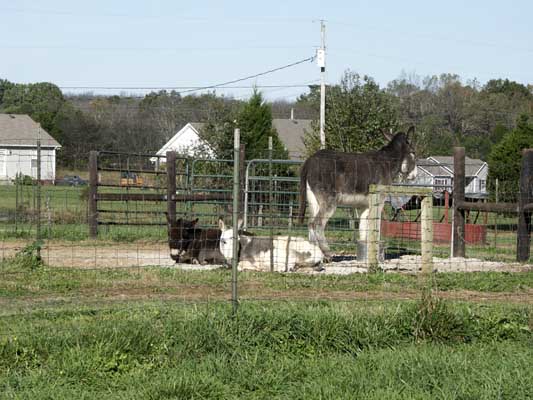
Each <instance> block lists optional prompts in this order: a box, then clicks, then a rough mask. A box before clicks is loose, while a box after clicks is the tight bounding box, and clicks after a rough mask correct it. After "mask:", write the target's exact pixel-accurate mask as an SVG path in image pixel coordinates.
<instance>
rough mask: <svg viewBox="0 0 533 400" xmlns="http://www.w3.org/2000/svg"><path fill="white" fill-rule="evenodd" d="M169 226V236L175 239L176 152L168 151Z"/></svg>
mask: <svg viewBox="0 0 533 400" xmlns="http://www.w3.org/2000/svg"><path fill="white" fill-rule="evenodd" d="M166 161H167V226H168V238H169V239H173V238H174V234H175V233H177V232H174V230H173V228H175V225H176V198H175V194H176V153H175V152H174V151H167V154H166Z"/></svg>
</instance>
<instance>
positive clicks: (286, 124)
mask: <svg viewBox="0 0 533 400" xmlns="http://www.w3.org/2000/svg"><path fill="white" fill-rule="evenodd" d="M203 126H204V124H203V123H200V122H189V123H187V124H186V125H185V126H184V127H183V128H181V129H180V130H179V131H178V133H176V134H175V135H174V136H173V137H172V138H171V139H170V140H169V141H168V142H167V143H165V145H164V146H163V147H161V149H159V151H158V152H157V153H156V154H157V155H158V156H162V157H161V158H160V161H161V162H164V161H165V159H164V156H165V154H166V152H167V151H172V150H173V151H176V152H177V153H181V154H186V155H189V156H193V155H195V154H193V153H194V151H193V150H192V149H194V148H197V147H198V146H200V145H202V146H204V148H205V149H207V150H206V151H207V154H206V156H208V157H211V158H215V156H216V155H215V152H214V151H213V149H212V148H211V147H210V146H209V144H208V143H207V142H206V141H205V140H203V139H201V137H200V130H201V129H202V127H203ZM272 127H274V128H275V129H276V131H277V132H278V136H279V139H280V140H281V142H282V143H283V145H284V147H285V150H287V151H288V152H289V158H290V159H295V160H299V159H302V157H303V156H304V153H305V145H304V142H303V138H304V134H305V132H306V131H310V130H311V120H310V119H294V118H290V119H282V118H280V119H273V120H272ZM265 150H266V149H265ZM152 162H156V158H155V157H154V158H152Z"/></svg>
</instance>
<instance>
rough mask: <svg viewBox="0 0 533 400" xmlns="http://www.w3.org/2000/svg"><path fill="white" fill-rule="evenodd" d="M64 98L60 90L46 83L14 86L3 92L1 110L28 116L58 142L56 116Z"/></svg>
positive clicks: (59, 132) (58, 132)
mask: <svg viewBox="0 0 533 400" xmlns="http://www.w3.org/2000/svg"><path fill="white" fill-rule="evenodd" d="M64 103H65V98H64V97H63V93H61V90H60V89H59V88H58V87H57V86H56V85H54V84H52V83H48V82H41V83H30V84H15V85H13V86H9V85H8V86H7V89H6V90H5V91H4V94H3V100H2V108H3V111H4V112H6V113H13V114H28V115H29V116H30V117H31V118H32V119H33V120H34V121H36V122H39V123H40V124H41V126H42V127H43V129H45V130H46V131H47V132H48V133H50V134H51V135H52V136H53V137H54V138H56V139H57V140H58V141H60V139H61V135H62V132H61V131H60V130H59V128H58V126H57V124H56V116H57V114H58V112H59V110H60V109H61V107H63V105H64Z"/></svg>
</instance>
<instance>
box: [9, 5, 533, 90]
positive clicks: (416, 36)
mask: <svg viewBox="0 0 533 400" xmlns="http://www.w3.org/2000/svg"><path fill="white" fill-rule="evenodd" d="M0 15H1V16H2V23H1V24H0V54H1V56H0V78H3V79H8V80H10V81H13V82H21V83H27V82H38V81H50V82H54V83H56V84H57V85H59V86H63V87H68V86H90V87H96V86H103V87H126V88H129V87H148V86H150V87H185V86H187V87H188V86H208V85H212V84H217V83H221V82H226V81H231V80H233V79H238V78H241V77H245V76H249V75H253V74H257V73H260V72H263V71H267V70H270V69H273V68H276V67H280V66H283V65H286V64H290V63H293V62H296V61H299V60H302V59H305V58H308V57H310V56H313V55H314V54H315V50H316V48H317V47H318V46H319V44H320V24H319V22H318V20H320V19H324V20H325V21H326V45H327V81H328V83H337V82H338V81H339V79H340V77H341V75H342V74H343V71H345V70H347V69H350V70H352V71H356V72H359V73H360V74H367V75H370V76H372V77H373V78H375V79H376V81H378V82H379V83H380V85H386V84H387V83H388V82H389V81H391V80H392V79H395V78H397V77H398V76H399V75H400V74H401V73H402V71H403V72H406V73H408V74H410V73H416V74H418V75H421V76H425V75H432V74H440V73H444V72H450V73H457V74H459V75H460V76H461V77H462V78H463V80H464V81H467V80H469V79H473V78H477V79H478V80H479V81H480V82H481V83H484V82H486V81H487V80H489V79H492V78H509V79H512V80H516V81H518V82H521V83H525V84H527V83H533V68H532V66H533V43H532V39H533V23H531V16H532V15H533V2H532V1H525V0H524V1H512V2H511V1H507V2H502V1H492V0H486V1H478V0H475V1H468V2H467V1H464V0H463V1H456V0H447V1H446V2H435V1H433V2H430V1H428V0H426V1H409V0H405V1H382V0H374V1H334V0H331V1H314V0H307V1H300V0H298V1H288V0H285V1H278V0H271V1H261V2H257V1H254V2H252V1H241V0H238V1H220V0H219V1H214V0H213V1H202V0H197V1H157V0H152V1H135V0H130V1H124V0H114V1H110V0H106V1H102V0H93V1H90V2H87V1H72V0H70V1H66V0H48V1H46V2H45V1H25V0H20V1H17V2H13V1H7V0H0ZM318 79H319V69H318V67H317V66H316V64H315V63H311V62H306V63H303V64H300V65H298V66H295V67H292V68H287V69H284V70H281V71H278V72H275V73H272V74H268V75H265V76H262V77H259V78H256V79H251V80H248V81H245V82H242V83H239V84H235V85H234V86H247V87H246V88H239V89H217V92H218V93H224V94H230V95H233V96H235V97H237V98H246V97H247V96H248V95H249V94H250V92H251V89H250V88H249V87H251V86H253V85H254V84H255V85H258V86H260V87H261V86H269V85H273V86H278V85H281V86H296V87H282V88H264V89H262V91H263V92H264V94H265V95H266V97H267V98H269V99H287V100H292V99H294V98H295V97H297V96H298V95H299V94H300V93H302V92H305V91H306V89H305V87H298V86H300V85H301V86H305V85H307V84H309V83H316V82H318ZM65 90H66V91H70V92H74V91H76V90H77V91H88V90H87V89H65ZM92 91H93V92H97V93H119V92H127V93H138V94H142V93H144V92H146V91H143V90H140V89H108V90H104V89H95V90H92Z"/></svg>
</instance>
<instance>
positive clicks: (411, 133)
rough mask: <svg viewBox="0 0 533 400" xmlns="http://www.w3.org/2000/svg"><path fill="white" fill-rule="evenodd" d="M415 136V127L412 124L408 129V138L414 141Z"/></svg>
mask: <svg viewBox="0 0 533 400" xmlns="http://www.w3.org/2000/svg"><path fill="white" fill-rule="evenodd" d="M414 136H415V127H414V126H413V125H411V126H410V127H409V129H407V139H408V140H409V141H410V142H412V141H413V138H414Z"/></svg>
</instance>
